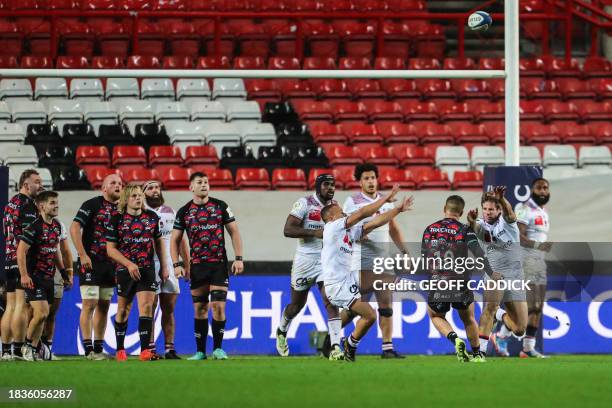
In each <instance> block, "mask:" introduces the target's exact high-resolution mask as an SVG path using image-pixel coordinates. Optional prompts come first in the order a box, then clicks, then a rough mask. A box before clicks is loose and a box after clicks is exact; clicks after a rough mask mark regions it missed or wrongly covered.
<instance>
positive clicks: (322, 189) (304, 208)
mask: <svg viewBox="0 0 612 408" xmlns="http://www.w3.org/2000/svg"><path fill="white" fill-rule="evenodd" d="M335 186H336V184H335V179H334V176H332V175H331V174H321V175H319V176H318V177H317V179H316V181H315V193H314V194H312V195H309V196H306V197H302V198H300V199H299V200H298V201H296V202H295V204H293V208H292V209H291V212H290V213H289V215H288V216H287V221H286V222H285V228H284V230H283V234H284V235H285V236H286V237H289V238H298V239H299V240H298V244H297V249H296V252H295V257H294V258H293V265H292V267H291V303H289V304H288V305H287V306H286V307H285V310H283V315H282V317H281V323H280V326H279V327H278V328H277V329H276V350H277V351H278V354H280V355H281V356H283V357H285V356H287V355H289V346H288V344H287V331H288V330H289V325H290V324H291V321H292V320H293V318H294V317H295V316H297V314H298V313H299V312H300V311H301V310H302V308H303V307H304V305H305V304H306V300H307V298H308V292H309V290H310V288H311V286H312V285H314V284H315V283H316V284H317V285H318V286H319V290H320V292H321V298H322V299H323V303H325V308H326V310H327V317H328V320H327V326H328V330H329V333H330V342H331V350H330V354H329V359H330V360H341V359H343V358H344V355H343V353H342V350H341V349H340V331H341V321H340V316H339V313H338V308H337V307H336V306H334V305H332V304H331V303H329V300H328V299H327V296H325V287H324V286H323V281H322V280H321V274H322V269H321V249H322V247H323V240H322V238H323V226H324V223H323V220H322V219H321V209H322V208H323V207H325V206H326V205H329V204H331V203H332V202H334V201H333V198H334V192H335Z"/></svg>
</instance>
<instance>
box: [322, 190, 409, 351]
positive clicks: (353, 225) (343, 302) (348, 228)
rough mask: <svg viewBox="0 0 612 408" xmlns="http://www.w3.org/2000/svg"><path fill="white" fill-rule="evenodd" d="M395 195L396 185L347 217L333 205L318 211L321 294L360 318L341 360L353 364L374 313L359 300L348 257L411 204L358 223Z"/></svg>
mask: <svg viewBox="0 0 612 408" xmlns="http://www.w3.org/2000/svg"><path fill="white" fill-rule="evenodd" d="M398 192H399V186H397V185H396V186H395V187H393V190H392V191H391V192H390V193H388V194H386V195H384V196H382V197H381V198H379V199H378V200H376V201H374V202H373V203H370V204H368V205H366V206H364V207H362V208H360V209H359V210H357V211H355V212H354V213H353V214H351V215H347V214H345V213H343V212H342V209H341V208H340V206H339V205H338V204H336V203H332V204H329V205H326V206H325V207H323V209H322V210H321V217H322V218H323V221H324V222H325V227H324V229H323V250H322V251H321V266H322V269H323V276H322V278H323V282H324V284H325V293H327V296H328V298H329V301H330V302H331V303H332V304H333V305H334V306H337V307H341V308H343V309H346V310H348V311H349V312H350V313H351V314H352V315H357V316H359V317H360V319H359V320H358V321H357V323H356V324H355V330H353V333H351V335H350V336H348V337H347V338H345V339H344V344H343V346H344V360H345V361H350V362H352V361H355V354H356V351H357V346H358V345H359V342H360V340H361V338H363V336H365V335H366V333H367V332H368V330H369V329H370V327H371V326H372V325H373V324H374V322H375V321H376V312H374V309H372V307H371V306H370V304H369V303H368V302H367V301H363V300H362V299H361V295H360V293H359V283H358V282H357V279H356V278H355V274H354V273H353V271H352V267H351V264H352V256H353V248H354V244H355V242H357V241H360V240H361V239H362V238H363V237H364V236H365V235H367V234H369V233H370V232H372V231H373V230H374V229H376V228H378V227H380V226H382V225H385V224H386V223H388V222H389V221H391V220H392V219H393V218H394V217H395V216H397V215H398V214H399V213H400V212H403V211H407V210H409V209H410V207H411V205H412V197H409V198H406V199H404V200H402V201H400V202H398V203H397V204H396V205H395V206H394V208H393V209H390V210H388V211H386V212H385V213H383V214H380V215H378V216H376V217H374V218H372V219H370V220H369V221H367V222H365V223H364V222H361V221H363V220H364V219H366V218H369V217H371V216H372V215H374V214H375V213H376V212H377V211H378V210H380V208H381V207H382V206H383V205H384V204H385V203H389V202H391V201H392V200H393V198H394V196H395V195H396V194H397V193H398Z"/></svg>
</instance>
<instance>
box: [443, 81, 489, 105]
mask: <svg viewBox="0 0 612 408" xmlns="http://www.w3.org/2000/svg"><path fill="white" fill-rule="evenodd" d="M450 84H451V90H452V92H453V93H454V94H455V96H456V97H457V99H459V100H462V99H470V98H481V99H484V98H491V97H492V95H491V92H489V91H488V90H487V87H486V84H485V83H484V82H483V81H481V80H479V79H451V80H450Z"/></svg>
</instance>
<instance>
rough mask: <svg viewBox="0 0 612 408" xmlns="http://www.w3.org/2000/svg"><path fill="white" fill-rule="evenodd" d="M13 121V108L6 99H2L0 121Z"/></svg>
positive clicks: (0, 102)
mask: <svg viewBox="0 0 612 408" xmlns="http://www.w3.org/2000/svg"><path fill="white" fill-rule="evenodd" d="M10 121H11V110H10V108H9V106H8V104H7V103H6V102H4V101H0V122H10Z"/></svg>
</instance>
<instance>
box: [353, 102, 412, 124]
mask: <svg viewBox="0 0 612 408" xmlns="http://www.w3.org/2000/svg"><path fill="white" fill-rule="evenodd" d="M359 103H360V104H361V106H362V110H363V111H364V112H367V113H368V120H369V121H370V122H374V123H376V122H378V121H382V120H393V121H401V120H402V119H403V118H404V115H403V113H402V112H401V110H400V106H399V104H397V103H395V102H391V101H386V100H384V99H364V100H362V101H360V102H359Z"/></svg>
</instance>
